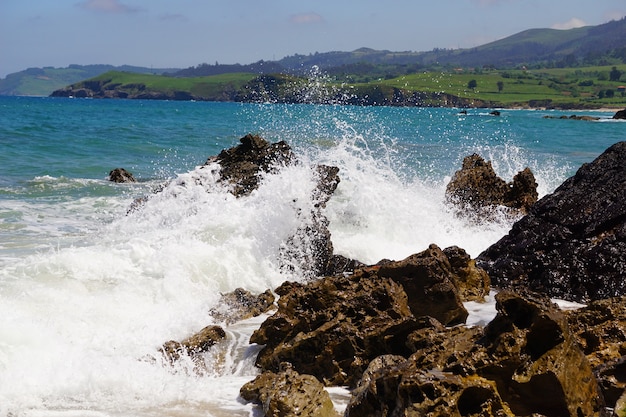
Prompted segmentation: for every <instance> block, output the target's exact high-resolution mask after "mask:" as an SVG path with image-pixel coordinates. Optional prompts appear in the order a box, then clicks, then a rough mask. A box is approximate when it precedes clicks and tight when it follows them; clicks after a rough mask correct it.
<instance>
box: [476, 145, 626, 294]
mask: <svg viewBox="0 0 626 417" xmlns="http://www.w3.org/2000/svg"><path fill="white" fill-rule="evenodd" d="M624 161H626V142H619V143H616V144H615V145H613V146H611V147H610V148H609V149H607V150H606V151H605V152H604V153H603V154H602V155H600V156H599V157H598V158H597V159H596V160H594V161H593V162H591V163H588V164H584V165H583V166H581V167H580V169H579V170H578V172H577V173H576V174H575V175H574V176H573V177H571V178H569V179H567V180H566V181H565V182H564V183H563V184H562V185H561V186H559V187H558V188H557V189H556V190H555V191H554V193H552V194H550V195H547V196H545V197H544V198H542V199H541V200H540V201H538V202H537V203H536V204H535V205H534V206H533V207H532V209H531V210H530V212H529V213H528V215H526V216H525V217H523V218H522V219H521V220H519V221H518V222H516V223H515V224H514V225H513V228H512V229H511V231H510V232H509V233H508V235H506V236H505V237H503V238H502V239H501V240H500V241H498V242H497V243H495V244H494V245H492V246H491V247H489V248H488V249H487V250H486V251H484V252H483V253H481V254H480V255H479V256H478V258H477V263H478V265H479V266H480V267H482V268H483V269H485V270H486V271H487V273H488V274H489V276H490V278H491V281H492V285H494V286H495V287H498V288H516V287H528V288H530V289H532V290H535V291H538V292H541V293H544V294H547V295H549V296H551V297H557V298H563V299H567V300H574V301H580V302H585V301H588V300H597V299H602V298H608V297H613V296H619V295H626V280H624V276H626V186H625V184H626V163H625V162H624Z"/></svg>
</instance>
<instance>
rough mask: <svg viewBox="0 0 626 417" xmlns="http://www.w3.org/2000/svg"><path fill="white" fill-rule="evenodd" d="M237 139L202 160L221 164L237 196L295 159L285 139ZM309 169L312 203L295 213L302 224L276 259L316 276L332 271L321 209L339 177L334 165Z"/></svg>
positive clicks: (224, 178) (329, 243) (222, 177)
mask: <svg viewBox="0 0 626 417" xmlns="http://www.w3.org/2000/svg"><path fill="white" fill-rule="evenodd" d="M240 142H241V143H240V144H239V145H238V146H236V147H233V148H230V149H226V150H223V151H222V152H220V154H219V155H217V156H215V157H211V158H209V159H208V160H207V162H206V164H205V167H206V166H209V165H211V164H213V163H215V162H217V163H218V164H219V165H220V172H219V174H220V180H221V181H224V182H228V183H230V185H231V187H232V193H233V194H234V195H235V196H237V197H243V196H247V195H249V194H250V193H251V192H252V191H254V190H255V189H257V188H258V186H259V183H260V180H261V177H262V175H263V174H264V173H275V172H277V171H278V170H279V169H280V167H282V166H287V165H292V164H297V163H298V161H297V158H296V157H295V155H294V154H293V152H292V151H291V148H290V147H289V145H288V144H287V143H286V142H284V141H280V142H277V143H269V142H267V141H266V140H265V139H263V138H262V137H260V136H258V135H251V134H248V135H246V136H244V137H242V138H241V139H240ZM311 169H312V170H313V175H314V177H315V178H316V180H317V182H316V188H315V189H314V191H313V195H312V196H311V200H312V203H313V207H312V209H311V212H302V213H299V214H298V215H299V216H300V218H301V220H302V222H301V223H302V226H300V227H299V228H298V229H297V230H296V231H295V232H294V234H293V235H292V236H291V237H290V238H289V239H288V240H287V242H285V245H284V247H282V248H281V250H280V259H279V262H280V263H281V267H282V268H283V269H286V270H290V271H292V272H293V271H295V270H297V271H298V272H299V273H301V274H302V275H305V276H307V277H317V276H322V275H327V274H328V273H329V272H332V265H331V262H332V257H333V251H334V249H333V245H332V241H331V236H330V231H329V230H328V219H327V218H326V216H324V214H323V213H322V209H324V208H325V206H326V203H327V202H328V200H329V199H330V197H331V196H332V194H333V193H334V192H335V190H336V188H337V185H338V184H339V181H340V179H339V175H338V173H339V168H337V167H331V166H326V165H317V166H314V167H312V168H311Z"/></svg>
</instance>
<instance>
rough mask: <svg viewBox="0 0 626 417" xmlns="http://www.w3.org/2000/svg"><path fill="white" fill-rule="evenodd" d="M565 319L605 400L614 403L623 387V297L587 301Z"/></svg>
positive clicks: (625, 306)
mask: <svg viewBox="0 0 626 417" xmlns="http://www.w3.org/2000/svg"><path fill="white" fill-rule="evenodd" d="M567 319H568V322H569V324H570V327H571V328H572V331H573V332H574V333H575V334H576V336H577V338H578V342H579V344H580V346H581V348H582V349H583V352H585V354H586V355H587V358H588V359H589V362H590V363H591V366H593V368H594V373H595V375H596V377H597V378H598V381H599V383H600V387H601V388H602V392H603V394H604V398H605V400H606V403H607V405H608V406H610V407H615V404H616V402H617V400H618V399H619V397H620V396H621V395H622V393H624V391H625V390H626V356H625V355H626V297H616V298H610V299H606V300H598V301H593V302H591V303H589V305H587V306H586V307H584V308H581V309H578V310H573V311H570V312H568V313H567Z"/></svg>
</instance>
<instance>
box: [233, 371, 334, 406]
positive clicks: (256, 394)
mask: <svg viewBox="0 0 626 417" xmlns="http://www.w3.org/2000/svg"><path fill="white" fill-rule="evenodd" d="M239 393H240V396H241V398H243V399H244V400H245V401H247V402H254V403H256V404H259V405H261V406H262V407H263V413H264V415H265V416H271V417H338V416H339V414H338V413H337V412H336V411H335V409H334V406H333V402H332V401H331V399H330V395H329V394H328V392H327V391H326V390H325V389H324V385H322V383H320V382H319V381H318V380H317V379H316V378H315V377H313V376H311V375H300V374H298V373H297V372H296V371H294V370H293V369H292V368H291V367H290V366H289V365H288V364H283V366H282V367H281V370H280V371H279V372H278V373H274V372H264V373H262V374H261V375H259V376H257V377H256V378H255V379H254V380H253V381H251V382H248V383H247V384H245V385H244V386H243V387H242V388H241V390H240V392H239Z"/></svg>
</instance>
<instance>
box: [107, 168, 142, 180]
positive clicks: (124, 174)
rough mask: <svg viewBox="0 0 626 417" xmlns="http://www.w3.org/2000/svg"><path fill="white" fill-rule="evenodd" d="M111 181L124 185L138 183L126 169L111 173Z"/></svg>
mask: <svg viewBox="0 0 626 417" xmlns="http://www.w3.org/2000/svg"><path fill="white" fill-rule="evenodd" d="M109 181H113V182H117V183H124V182H137V180H136V179H135V177H134V176H133V174H132V173H130V172H128V171H127V170H125V169H124V168H115V169H114V170H112V171H111V172H109Z"/></svg>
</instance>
